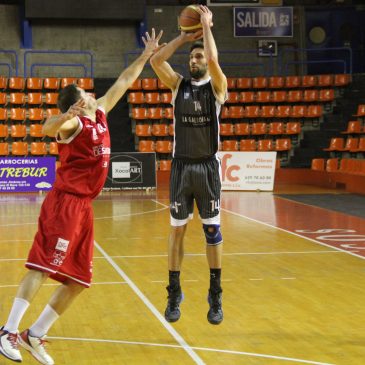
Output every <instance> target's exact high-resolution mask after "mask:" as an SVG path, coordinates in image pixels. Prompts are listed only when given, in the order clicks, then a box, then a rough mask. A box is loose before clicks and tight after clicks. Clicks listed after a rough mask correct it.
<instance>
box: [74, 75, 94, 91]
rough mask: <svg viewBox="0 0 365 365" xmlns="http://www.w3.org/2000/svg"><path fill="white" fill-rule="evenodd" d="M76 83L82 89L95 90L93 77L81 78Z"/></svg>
mask: <svg viewBox="0 0 365 365" xmlns="http://www.w3.org/2000/svg"><path fill="white" fill-rule="evenodd" d="M76 83H77V86H78V87H81V89H84V90H94V79H93V78H91V77H80V78H79V79H77V82H76Z"/></svg>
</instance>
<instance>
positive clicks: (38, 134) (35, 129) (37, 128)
mask: <svg viewBox="0 0 365 365" xmlns="http://www.w3.org/2000/svg"><path fill="white" fill-rule="evenodd" d="M42 127H43V126H42V124H31V125H30V126H29V135H30V136H31V137H33V138H43V137H44V134H43V132H42Z"/></svg>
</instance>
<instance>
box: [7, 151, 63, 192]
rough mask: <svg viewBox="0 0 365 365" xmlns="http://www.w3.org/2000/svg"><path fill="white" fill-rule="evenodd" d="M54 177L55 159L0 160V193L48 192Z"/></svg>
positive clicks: (22, 158) (25, 158) (13, 158)
mask: <svg viewBox="0 0 365 365" xmlns="http://www.w3.org/2000/svg"><path fill="white" fill-rule="evenodd" d="M55 175H56V158H55V157H35V156H32V157H21V158H17V157H5V158H0V193H19V192H34V191H41V190H42V191H45V190H50V189H51V187H52V184H53V182H54V180H55Z"/></svg>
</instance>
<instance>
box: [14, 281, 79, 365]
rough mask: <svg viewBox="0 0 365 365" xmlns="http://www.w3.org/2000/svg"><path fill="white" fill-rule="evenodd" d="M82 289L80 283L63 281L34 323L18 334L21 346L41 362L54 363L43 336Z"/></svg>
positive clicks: (48, 364)
mask: <svg viewBox="0 0 365 365" xmlns="http://www.w3.org/2000/svg"><path fill="white" fill-rule="evenodd" d="M84 289H85V288H84V287H83V286H82V285H80V284H78V283H76V282H75V281H73V280H67V281H65V282H64V283H63V284H62V285H60V286H59V287H58V288H57V289H56V290H55V292H54V293H53V295H52V297H51V299H50V301H49V302H48V304H47V305H46V307H45V308H44V310H43V312H42V313H41V314H40V316H39V317H38V319H37V320H36V321H35V323H34V324H33V325H32V326H31V327H30V328H29V329H26V330H25V331H23V332H22V333H21V334H20V336H19V342H20V344H21V345H22V347H24V348H25V349H26V350H28V351H29V352H30V353H31V354H32V355H33V356H34V357H35V358H36V359H37V360H38V361H39V362H41V363H42V364H46V365H53V364H54V361H53V359H52V358H51V356H50V355H49V354H48V353H47V351H46V348H45V337H46V334H47V333H48V330H49V329H50V328H51V326H52V325H53V324H54V322H55V321H56V320H57V319H58V318H59V317H60V315H61V314H63V313H64V311H65V310H66V309H67V308H69V307H70V305H71V304H72V302H73V301H74V300H75V299H76V298H77V296H78V295H79V294H80V293H81V292H82V291H83V290H84Z"/></svg>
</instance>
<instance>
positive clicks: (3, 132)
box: [0, 124, 9, 140]
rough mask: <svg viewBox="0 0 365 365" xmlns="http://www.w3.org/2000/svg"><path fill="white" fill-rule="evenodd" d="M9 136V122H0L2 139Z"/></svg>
mask: <svg viewBox="0 0 365 365" xmlns="http://www.w3.org/2000/svg"><path fill="white" fill-rule="evenodd" d="M8 136H9V128H8V125H7V124H0V140H4V139H6V138H8Z"/></svg>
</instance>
